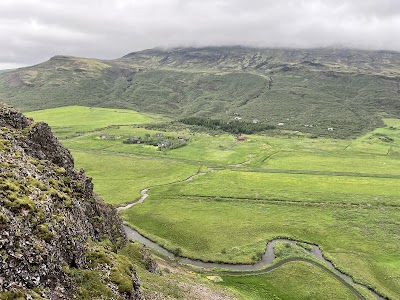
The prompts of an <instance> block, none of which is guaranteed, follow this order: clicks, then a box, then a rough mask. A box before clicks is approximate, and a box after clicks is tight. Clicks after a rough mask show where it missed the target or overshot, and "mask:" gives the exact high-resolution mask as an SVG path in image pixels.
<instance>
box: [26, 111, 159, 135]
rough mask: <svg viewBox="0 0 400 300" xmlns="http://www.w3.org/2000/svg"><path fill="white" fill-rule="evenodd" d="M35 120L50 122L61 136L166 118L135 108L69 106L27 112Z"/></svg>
mask: <svg viewBox="0 0 400 300" xmlns="http://www.w3.org/2000/svg"><path fill="white" fill-rule="evenodd" d="M26 115H27V116H28V117H31V118H33V119H34V120H35V121H37V122H38V121H44V122H46V123H48V124H49V125H50V126H51V127H52V130H53V132H54V133H55V134H56V135H57V136H58V137H60V138H63V137H67V136H73V135H76V134H81V133H84V132H88V131H93V130H96V129H100V128H104V127H107V126H110V125H122V124H143V123H150V122H157V121H162V120H165V118H163V117H161V116H159V115H155V114H142V113H138V112H136V111H133V110H126V109H116V108H95V107H84V106H67V107H59V108H50V109H45V110H39V111H33V112H29V113H26Z"/></svg>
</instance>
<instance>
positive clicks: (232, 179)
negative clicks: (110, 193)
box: [152, 170, 400, 205]
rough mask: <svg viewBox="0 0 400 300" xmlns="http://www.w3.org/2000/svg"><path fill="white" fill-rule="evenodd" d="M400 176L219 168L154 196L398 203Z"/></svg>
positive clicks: (154, 192)
mask: <svg viewBox="0 0 400 300" xmlns="http://www.w3.org/2000/svg"><path fill="white" fill-rule="evenodd" d="M399 186H400V179H398V178H376V177H356V176H332V175H312V174H288V173H262V172H244V171H236V170H222V171H217V172H212V173H209V174H207V175H205V176H202V177H199V178H197V179H196V180H193V181H190V182H184V183H180V184H174V185H169V186H165V187H162V188H158V189H154V190H153V191H152V195H153V196H155V197H163V196H165V195H168V196H170V197H175V196H180V197H207V198H212V199H218V198H232V199H242V201H244V202H246V201H250V200H249V199H251V200H259V201H261V200H273V201H296V202H319V203H339V204H355V203H364V204H367V205H380V204H391V205H399V204H400V201H399V198H398V195H399Z"/></svg>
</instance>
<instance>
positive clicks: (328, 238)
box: [30, 107, 400, 299]
mask: <svg viewBox="0 0 400 300" xmlns="http://www.w3.org/2000/svg"><path fill="white" fill-rule="evenodd" d="M71 110H73V111H75V115H76V116H78V115H80V117H74V116H70V119H69V120H66V119H63V118H62V116H64V115H65V114H68V113H67V112H68V111H71ZM91 110H93V109H90V108H85V107H73V108H71V107H69V108H58V109H55V110H46V111H38V112H33V113H31V114H30V116H33V117H35V119H36V121H46V122H47V121H48V122H49V123H50V124H51V125H52V127H53V128H55V129H56V134H57V135H58V137H59V138H60V139H61V142H62V143H63V144H64V145H65V146H66V147H68V148H69V149H70V150H71V151H72V154H73V156H74V158H75V162H76V166H77V167H82V168H84V169H85V170H86V172H87V174H88V175H89V176H91V177H93V182H94V184H95V190H96V191H97V193H99V194H100V195H101V196H102V197H103V198H104V199H105V200H106V201H107V202H109V203H111V204H115V205H118V204H123V203H127V202H132V201H134V200H135V199H137V198H139V196H140V193H139V192H140V190H141V189H143V188H146V187H150V190H149V197H148V198H147V199H146V200H145V202H144V203H142V204H140V205H136V206H134V207H132V208H130V209H129V210H125V211H122V212H121V215H122V216H123V218H124V219H125V221H126V222H128V223H129V224H130V225H131V226H132V227H134V228H135V229H137V230H138V231H139V232H141V233H142V234H143V235H145V236H147V237H149V238H150V239H152V240H154V241H156V242H157V243H158V244H160V245H162V246H164V247H165V248H167V249H170V250H171V251H175V252H179V253H182V254H183V255H184V256H188V257H192V258H197V259H201V260H205V261H219V262H230V263H251V262H255V261H257V260H258V259H259V258H260V256H261V255H262V253H263V252H264V250H265V245H266V244H267V242H268V240H271V239H273V238H276V237H287V238H293V239H297V240H300V241H305V242H308V243H313V244H317V245H319V246H320V247H321V249H323V251H324V255H325V256H326V257H327V258H328V259H329V260H331V261H332V262H333V264H335V266H337V267H338V268H339V269H341V270H342V271H344V272H345V273H347V274H349V275H350V276H352V277H353V278H354V279H355V280H356V281H357V282H360V283H363V284H365V285H367V286H369V287H371V288H373V289H375V290H377V291H378V292H379V293H381V294H382V295H384V296H386V297H388V298H390V299H399V298H398V295H400V230H399V229H400V222H399V220H400V199H399V195H400V194H399V186H400V150H399V145H400V129H398V128H399V127H400V126H399V125H400V121H399V120H397V119H384V122H385V126H384V127H382V128H378V129H376V130H374V131H372V132H370V133H368V134H365V135H363V136H361V137H358V138H356V139H329V138H315V137H313V136H310V135H307V134H298V133H295V132H290V131H282V132H280V134H279V133H276V132H275V133H271V134H270V135H269V136H268V135H250V136H247V139H246V141H243V142H237V141H236V139H235V137H234V136H232V135H229V134H224V133H217V134H216V133H214V132H213V133H211V132H207V131H199V130H192V129H191V128H190V127H184V126H182V129H178V130H173V129H171V127H168V126H166V127H165V128H163V127H162V124H161V123H160V124H161V125H160V126H161V127H159V129H157V130H154V129H149V127H148V126H147V125H148V124H151V123H155V122H162V121H165V119H163V118H162V117H158V116H153V115H147V114H140V113H137V112H132V111H123V110H118V111H117V110H115V109H98V110H96V109H95V110H96V113H95V114H91ZM125 117H126V119H124V118H125ZM96 120H97V121H96ZM100 120H103V121H100ZM69 122H71V123H69ZM74 122H76V124H75V123H74ZM96 122H98V123H96ZM113 125H115V126H113ZM391 126H393V127H396V128H395V129H393V128H392V129H391V128H390V127H391ZM157 132H162V133H163V134H164V135H165V136H172V137H178V136H182V135H184V136H186V137H188V139H189V141H188V143H187V145H186V146H184V147H181V148H178V149H162V150H160V149H158V147H154V146H148V145H144V144H134V145H133V144H123V141H124V140H126V139H127V138H129V137H132V136H138V137H144V136H145V135H149V136H153V135H155V134H156V133H157ZM101 134H108V135H110V136H111V137H112V138H109V139H101V138H100V135H101ZM67 137H68V138H67ZM199 172H201V173H203V172H206V173H207V174H202V175H201V176H196V177H194V178H193V180H189V181H185V179H187V178H188V177H190V176H192V175H194V174H197V173H199ZM321 272H322V271H321V270H320V269H318V268H315V267H310V266H308V265H307V264H306V263H290V264H287V265H284V266H282V267H280V268H278V269H276V270H274V271H272V272H271V273H267V274H263V275H254V276H227V275H224V276H223V279H224V281H223V282H222V283H220V284H221V285H223V286H226V287H228V288H229V289H231V290H233V291H236V292H238V293H239V294H240V295H241V297H243V298H244V299H265V298H263V297H264V296H263V295H268V296H269V297H270V298H271V299H274V298H273V297H275V298H276V299H293V297H295V298H296V299H352V298H351V297H353V296H354V295H352V294H349V291H348V290H347V289H345V288H343V287H341V286H340V283H339V282H338V281H337V280H336V279H335V278H334V277H332V276H330V275H329V274H321ZM304 274H307V275H306V276H305V275H304ZM315 278H321V280H319V281H318V282H317V283H315ZM289 282H290V283H289ZM310 282H312V283H310ZM288 286H289V287H288ZM364 294H365V295H367V296H366V299H370V297H371V295H369V293H368V292H366V291H364Z"/></svg>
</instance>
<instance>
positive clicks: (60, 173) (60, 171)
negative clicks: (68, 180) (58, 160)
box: [55, 167, 66, 175]
mask: <svg viewBox="0 0 400 300" xmlns="http://www.w3.org/2000/svg"><path fill="white" fill-rule="evenodd" d="M55 171H56V173H57V174H58V175H64V174H65V172H66V171H65V169H64V168H63V167H59V168H57V169H55Z"/></svg>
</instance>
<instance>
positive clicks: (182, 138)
mask: <svg viewBox="0 0 400 300" xmlns="http://www.w3.org/2000/svg"><path fill="white" fill-rule="evenodd" d="M178 140H180V141H186V140H187V138H186V136H178Z"/></svg>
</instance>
